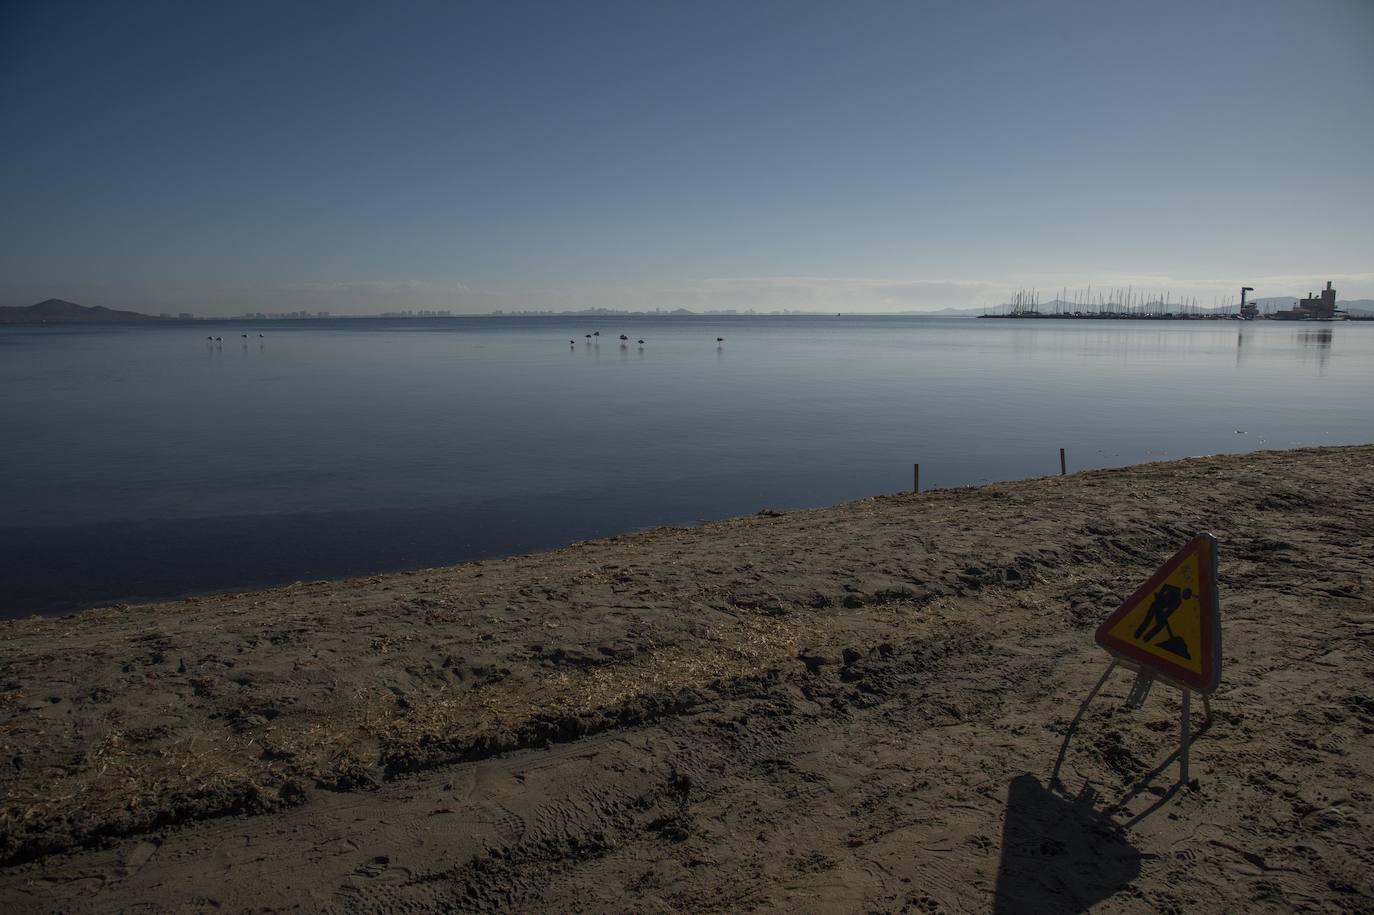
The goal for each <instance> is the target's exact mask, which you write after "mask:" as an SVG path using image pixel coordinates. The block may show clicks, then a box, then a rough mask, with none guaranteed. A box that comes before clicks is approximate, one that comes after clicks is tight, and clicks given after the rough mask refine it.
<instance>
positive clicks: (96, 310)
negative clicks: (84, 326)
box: [0, 299, 160, 324]
mask: <svg viewBox="0 0 1374 915" xmlns="http://www.w3.org/2000/svg"><path fill="white" fill-rule="evenodd" d="M157 320H160V319H159V318H155V317H153V316H152V315H143V314H139V313H138V312H136V311H117V310H115V309H113V308H106V307H105V306H104V305H93V306H86V305H78V304H76V303H75V302H66V301H63V300H62V299H47V300H46V301H43V302H39V303H38V304H37V305H30V306H28V307H27V308H24V307H17V306H11V305H7V306H0V324H59V323H61V324H74V323H78V322H87V321H157Z"/></svg>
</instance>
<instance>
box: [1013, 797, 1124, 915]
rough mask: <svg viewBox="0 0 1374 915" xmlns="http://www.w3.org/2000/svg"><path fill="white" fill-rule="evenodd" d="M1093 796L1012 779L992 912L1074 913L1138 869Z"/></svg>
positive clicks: (1121, 884) (1118, 829)
mask: <svg viewBox="0 0 1374 915" xmlns="http://www.w3.org/2000/svg"><path fill="white" fill-rule="evenodd" d="M1094 801H1095V798H1094V796H1093V793H1092V791H1091V789H1085V790H1084V792H1083V794H1081V795H1080V796H1079V797H1077V798H1072V799H1071V798H1069V797H1066V796H1065V795H1063V794H1060V793H1059V792H1056V791H1052V790H1051V789H1050V788H1048V787H1046V786H1044V785H1042V784H1041V783H1040V780H1039V779H1037V778H1036V777H1035V776H1033V775H1030V774H1026V775H1020V776H1017V777H1016V778H1015V779H1013V780H1012V783H1011V788H1010V790H1009V791H1008V792H1007V812H1006V818H1005V820H1004V821H1003V825H1002V860H1001V862H1000V863H999V864H998V867H997V889H996V895H995V899H994V902H993V912H995V913H997V915H1021V913H1026V915H1029V913H1038V915H1044V913H1060V912H1064V913H1067V912H1082V911H1084V910H1086V909H1088V908H1089V907H1091V906H1092V905H1093V904H1095V903H1097V902H1101V901H1102V900H1103V899H1106V898H1107V897H1109V896H1111V895H1113V894H1114V893H1116V892H1117V891H1118V890H1120V889H1122V888H1123V887H1125V886H1127V885H1128V884H1130V883H1131V881H1133V880H1135V878H1136V877H1138V876H1139V875H1140V860H1141V854H1140V852H1139V851H1137V850H1136V849H1135V848H1134V847H1133V846H1132V845H1131V844H1130V843H1129V842H1128V841H1126V834H1125V832H1124V831H1123V830H1122V829H1121V827H1120V826H1118V825H1117V824H1116V823H1115V822H1113V821H1112V820H1111V819H1110V818H1109V817H1108V816H1106V814H1104V813H1101V812H1099V811H1098V810H1097V809H1096V807H1095V804H1094Z"/></svg>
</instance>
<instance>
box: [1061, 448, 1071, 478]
mask: <svg viewBox="0 0 1374 915" xmlns="http://www.w3.org/2000/svg"><path fill="white" fill-rule="evenodd" d="M1068 472H1069V471H1068V465H1067V464H1065V463H1064V449H1063V448H1060V449H1059V475H1060V476H1061V477H1062V476H1064V475H1065V474H1067V473H1068Z"/></svg>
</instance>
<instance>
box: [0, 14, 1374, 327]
mask: <svg viewBox="0 0 1374 915" xmlns="http://www.w3.org/2000/svg"><path fill="white" fill-rule="evenodd" d="M1327 278H1331V279H1334V280H1336V283H1337V286H1338V288H1339V289H1340V291H1341V297H1342V298H1343V299H1344V298H1358V297H1368V296H1374V2H1369V0H1236V2H1223V0H1207V2H1196V0H1186V2H1183V0H1177V2H1176V0H1151V2H1148V3H1127V2H1112V0H1081V2H1079V0H1073V2H1068V0H1036V2H1024V0H1015V2H919V3H917V2H892V3H862V2H860V3H834V2H826V3H814V4H810V3H802V2H780V3H748V2H727V3H720V4H714V3H705V2H691V3H678V4H665V3H644V2H629V3H613V4H612V3H595V2H587V3H540V4H526V3H514V2H491V3H458V2H445V3H435V4H421V3H394V4H393V3H375V4H359V5H349V4H344V3H319V4H314V3H291V2H285V3H264V4H253V3H247V2H235V3H218V4H201V3H185V2H175V3H165V4H155V3H140V2H125V3H108V2H100V3H68V2H61V0H45V2H41V3H8V4H4V5H3V6H0V304H10V305H16V304H19V305H22V304H30V303H32V302H34V301H37V300H39V299H42V298H46V297H48V296H50V295H54V296H59V297H62V298H69V299H73V300H75V301H79V302H82V303H85V304H105V305H110V306H114V307H136V308H144V309H146V310H152V311H158V310H169V309H170V310H182V309H185V310H191V311H196V312H199V313H202V314H227V313H238V312H242V311H245V310H287V309H294V308H299V307H308V308H312V309H328V310H332V311H336V312H349V311H355V312H367V311H374V312H375V311H379V310H384V309H391V308H418V307H440V308H451V309H454V310H456V311H487V310H490V309H492V308H507V309H509V308H522V307H528V308H577V307H584V306H594V305H607V306H611V307H649V308H652V307H677V306H680V305H686V306H687V307H693V308H711V307H739V308H745V307H751V306H752V307H759V308H765V309H772V308H806V309H816V310H822V309H825V310H832V309H833V310H859V311H883V310H901V309H908V308H936V307H940V306H943V305H957V306H964V305H979V304H983V303H984V302H997V301H1003V300H1005V297H1006V295H1007V293H1008V291H1009V290H1012V289H1015V288H1016V287H1019V286H1026V287H1030V286H1037V287H1039V288H1040V289H1041V290H1047V291H1048V290H1053V291H1055V292H1057V290H1058V289H1059V288H1060V287H1061V286H1062V285H1065V284H1067V285H1070V286H1072V285H1081V284H1085V283H1088V282H1092V283H1094V284H1097V285H1111V284H1123V285H1124V284H1125V283H1127V282H1134V283H1135V284H1136V285H1137V287H1139V286H1142V285H1143V286H1147V287H1149V288H1151V289H1160V290H1163V289H1165V288H1168V289H1171V290H1172V291H1173V292H1174V294H1175V295H1176V296H1177V295H1179V294H1188V295H1196V296H1198V297H1199V298H1200V299H1202V300H1203V301H1204V303H1205V304H1211V301H1212V299H1213V297H1214V296H1216V295H1220V294H1226V293H1231V292H1233V291H1234V288H1235V287H1237V286H1239V285H1240V284H1241V283H1242V282H1245V283H1248V284H1250V285H1253V286H1256V287H1258V292H1257V294H1258V295H1289V294H1301V293H1304V292H1306V291H1307V289H1308V288H1311V287H1313V286H1314V284H1315V283H1316V282H1317V281H1318V280H1319V279H1327ZM1046 297H1049V296H1048V295H1047V296H1046Z"/></svg>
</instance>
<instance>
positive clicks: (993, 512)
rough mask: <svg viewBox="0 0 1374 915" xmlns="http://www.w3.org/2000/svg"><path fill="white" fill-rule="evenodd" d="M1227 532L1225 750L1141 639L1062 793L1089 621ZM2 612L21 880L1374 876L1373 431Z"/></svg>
mask: <svg viewBox="0 0 1374 915" xmlns="http://www.w3.org/2000/svg"><path fill="white" fill-rule="evenodd" d="M1201 529H1207V530H1211V531H1212V532H1213V533H1214V534H1216V536H1217V537H1218V539H1219V541H1220V560H1221V562H1220V582H1221V608H1222V613H1223V628H1224V649H1223V650H1224V656H1225V667H1224V670H1223V674H1222V685H1221V687H1220V689H1219V690H1218V692H1217V693H1216V695H1215V696H1214V698H1213V702H1212V705H1213V708H1214V710H1215V713H1216V715H1215V718H1214V720H1213V722H1212V724H1211V725H1210V727H1208V728H1207V729H1206V730H1205V731H1204V732H1203V734H1202V735H1201V736H1200V737H1199V738H1198V740H1197V741H1196V743H1195V744H1194V747H1193V753H1192V775H1193V776H1194V778H1195V779H1196V782H1195V784H1194V785H1192V786H1188V787H1185V788H1183V789H1181V790H1174V782H1175V777H1176V767H1170V766H1168V765H1165V764H1166V763H1168V762H1169V758H1170V754H1171V753H1172V752H1173V751H1174V750H1175V749H1176V746H1177V740H1178V712H1179V702H1178V693H1177V691H1175V690H1171V689H1169V688H1166V687H1163V686H1156V687H1155V689H1154V691H1153V693H1152V694H1151V696H1150V698H1149V700H1148V702H1147V703H1146V705H1145V706H1144V708H1143V709H1140V710H1138V711H1131V710H1127V709H1126V708H1125V707H1124V698H1125V696H1126V693H1127V692H1128V690H1129V688H1130V682H1131V681H1130V677H1129V675H1128V674H1126V673H1122V672H1118V673H1117V674H1115V675H1114V676H1113V678H1112V679H1111V680H1110V681H1109V683H1108V685H1107V687H1106V688H1105V690H1104V694H1103V695H1102V696H1101V697H1099V699H1098V700H1097V701H1096V702H1095V703H1094V704H1093V705H1092V706H1091V707H1090V709H1089V712H1088V714H1087V716H1086V717H1085V718H1084V720H1083V722H1082V724H1081V725H1080V726H1079V728H1078V730H1077V731H1076V733H1075V734H1074V735H1073V739H1072V741H1071V742H1070V743H1069V745H1068V748H1067V752H1066V754H1065V757H1064V763H1063V768H1062V770H1061V771H1060V778H1061V780H1062V784H1060V785H1057V786H1054V787H1053V788H1052V787H1051V785H1050V775H1051V772H1052V771H1053V767H1054V764H1055V760H1056V757H1057V755H1058V754H1059V752H1060V748H1061V744H1062V742H1063V739H1064V736H1065V734H1066V731H1067V729H1068V726H1069V723H1070V720H1071V719H1072V717H1073V715H1074V712H1075V710H1076V708H1077V705H1078V703H1079V702H1080V701H1081V700H1082V698H1083V697H1084V696H1085V695H1086V694H1087V692H1088V690H1089V689H1090V688H1091V686H1092V684H1093V683H1094V682H1095V681H1096V679H1097V678H1098V677H1099V676H1100V674H1101V672H1102V670H1103V669H1104V668H1105V666H1106V661H1107V658H1106V655H1105V654H1104V653H1103V652H1102V651H1101V650H1100V649H1098V648H1096V647H1095V646H1094V645H1093V643H1092V632H1093V628H1094V627H1095V626H1096V624H1097V623H1098V622H1099V621H1100V620H1101V619H1102V618H1103V617H1104V616H1105V615H1106V614H1107V613H1108V612H1110V611H1111V610H1112V609H1113V608H1114V607H1115V606H1116V604H1117V603H1118V602H1119V601H1120V600H1121V599H1122V598H1123V597H1125V596H1126V595H1128V594H1129V593H1130V592H1131V591H1132V590H1134V588H1135V587H1136V586H1137V585H1138V584H1139V583H1140V582H1141V581H1142V580H1143V579H1144V578H1145V577H1146V576H1147V575H1148V574H1149V573H1150V572H1151V571H1152V570H1153V569H1154V568H1155V567H1156V566H1157V565H1158V564H1159V563H1160V562H1162V561H1163V560H1164V559H1166V558H1168V556H1169V555H1170V554H1172V552H1173V551H1174V550H1175V549H1177V548H1178V547H1179V546H1181V545H1182V544H1183V543H1184V542H1186V541H1187V540H1188V539H1189V538H1190V537H1191V536H1192V534H1193V533H1194V532H1196V531H1197V530H1201ZM0 635H3V638H2V639H0V796H3V803H2V806H0V862H3V864H2V865H0V908H3V909H4V910H5V911H14V912H20V911H48V910H60V911H74V912H81V911H92V912H93V911H100V912H107V911H114V910H120V909H125V908H134V907H137V908H139V910H140V911H168V910H188V909H190V910H196V909H206V910H208V909H213V910H228V911H239V910H244V909H253V910H257V911H285V910H296V911H316V910H339V911H359V912H364V911H366V912H371V911H427V910H433V909H444V910H458V911H466V910H510V911H536V910H543V911H618V910H636V911H665V912H667V911H694V912H696V911H720V912H734V911H744V910H761V911H769V910H784V909H786V910H792V911H807V912H812V911H835V912H851V911H882V912H887V911H895V912H901V911H906V912H964V911H1000V912H1018V911H1025V912H1031V911H1035V912H1046V911H1080V910H1082V909H1084V908H1087V907H1089V906H1094V907H1095V909H1094V910H1097V911H1132V912H1154V911H1182V910H1185V909H1187V910H1207V911H1246V912H1263V911H1274V912H1280V911H1283V912H1286V911H1292V910H1295V909H1308V910H1323V911H1360V910H1369V911H1374V882H1371V878H1370V874H1371V873H1374V838H1372V837H1374V663H1371V661H1374V446H1358V447H1344V448H1329V449H1315V450H1298V451H1286V452H1261V453H1256V454H1249V455H1238V456H1219V457H1209V458H1198V459H1189V460H1183V461H1174V462H1168V463H1156V464H1146V465H1140V466H1136V467H1130V468H1125V469H1121V470H1106V471H1091V472H1085V473H1080V474H1075V475H1072V476H1068V477H1062V478H1061V477H1049V478H1044V479H1038V480H1027V481H1021V482H1014V483H1004V484H996V485H991V486H983V487H977V488H967V489H956V490H944V491H938V492H931V493H923V494H920V495H910V494H906V495H898V496H891V497H877V498H873V499H867V500H863V501H860V502H854V503H849V504H845V505H840V506H835V507H832V508H825V509H818V510H814V511H800V512H788V513H785V514H778V513H770V512H763V513H760V514H759V515H757V516H751V517H747V518H740V519H735V520H731V521H725V522H720V523H714V524H708V525H704V526H701V527H697V528H690V529H659V530H654V531H648V532H645V533H641V534H635V535H630V536H624V537H616V538H611V539H608V540H600V541H594V542H588V543H581V544H577V545H574V546H572V547H569V548H567V549H563V550H558V551H555V552H551V553H543V554H538V555H532V556H517V557H512V558H509V559H503V560H498V561H489V562H479V563H469V564H465V565H460V566H453V567H450V568H444V569H432V570H425V571H419V572H412V573H404V574H396V575H387V576H378V577H372V578H367V579H355V580H347V581H338V582H313V583H302V584H297V585H292V586H289V587H284V588H276V589H271V590H266V591H258V592H253V593H244V594H230V595H224V596H219V597H213V598H204V599H188V600H186V601H182V602H178V603H168V604H157V605H148V606H135V607H118V608H109V609H102V610H95V611H89V612H87V613H83V614H79V615H77V616H74V617H68V618H64V619H54V620H36V619H35V620H23V621H15V622H8V623H3V624H0ZM1195 708H1196V705H1195Z"/></svg>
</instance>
